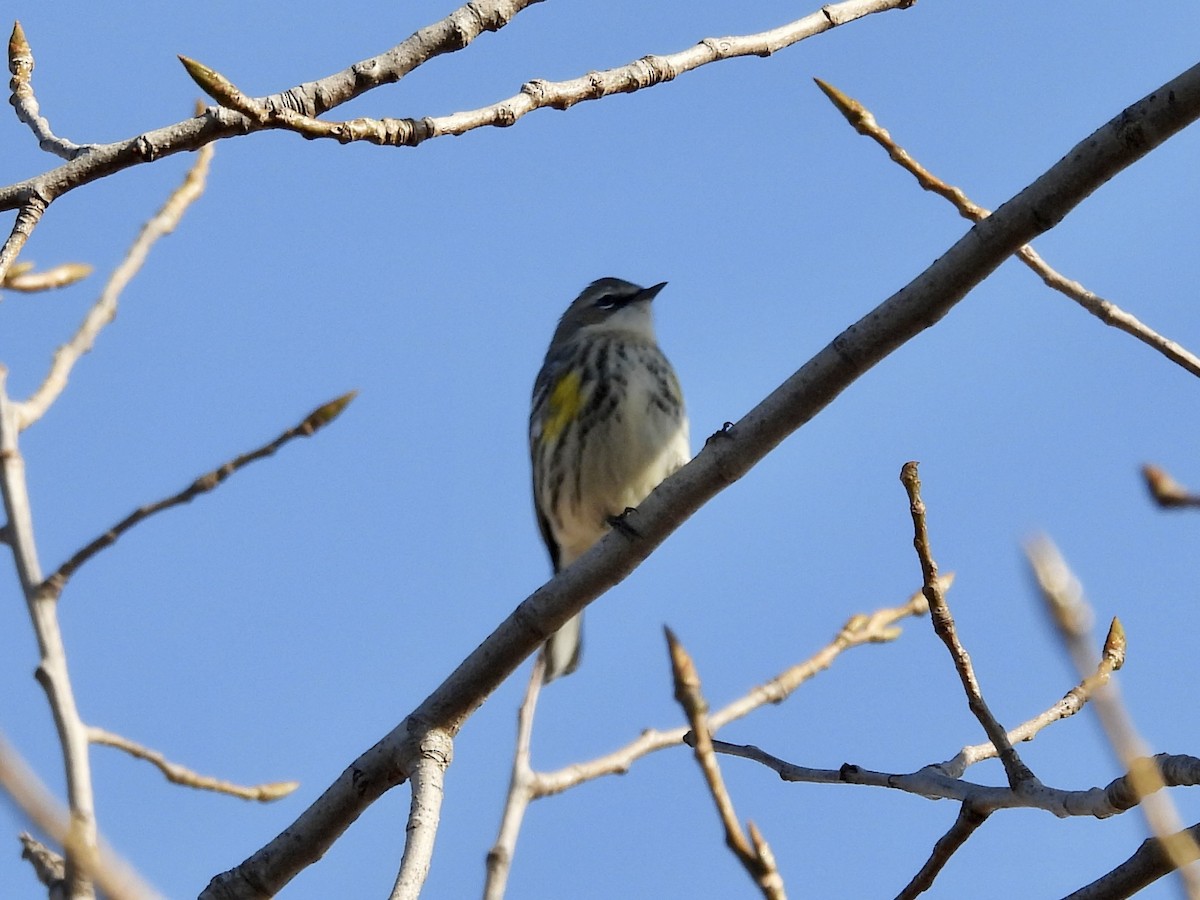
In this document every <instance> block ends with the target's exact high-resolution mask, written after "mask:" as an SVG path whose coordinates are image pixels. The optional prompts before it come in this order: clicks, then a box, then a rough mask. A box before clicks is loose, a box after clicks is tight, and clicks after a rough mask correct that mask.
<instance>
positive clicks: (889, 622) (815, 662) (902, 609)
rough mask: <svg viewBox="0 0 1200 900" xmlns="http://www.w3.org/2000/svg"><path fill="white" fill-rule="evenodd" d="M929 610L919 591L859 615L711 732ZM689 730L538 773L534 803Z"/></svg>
mask: <svg viewBox="0 0 1200 900" xmlns="http://www.w3.org/2000/svg"><path fill="white" fill-rule="evenodd" d="M953 581H954V576H953V575H952V574H947V575H942V576H941V578H940V583H941V585H942V588H943V590H949V588H950V585H951V584H952V583H953ZM928 611H929V605H928V603H927V602H926V600H925V595H924V594H922V593H921V592H920V591H917V592H916V593H914V594H913V595H912V596H911V597H909V598H908V601H907V602H906V603H904V604H902V605H900V606H895V607H889V608H885V609H879V610H876V611H875V612H873V613H871V614H870V615H865V614H863V613H858V614H856V615H854V616H851V617H850V619H849V621H847V622H846V624H845V625H843V626H842V629H841V631H840V632H838V634H837V635H836V636H835V637H834V639H833V640H832V641H831V642H830V643H829V644H826V645H825V646H824V647H823V648H821V649H820V650H818V651H817V652H816V653H815V654H814V655H813V656H811V657H809V658H808V659H807V660H805V661H804V662H802V663H798V664H796V665H794V666H792V667H790V668H789V669H787V670H785V671H784V672H782V673H781V674H779V675H777V676H775V677H774V678H773V679H771V680H770V681H768V682H767V683H765V684H761V685H758V686H757V687H755V688H753V689H752V690H751V691H749V692H748V693H747V694H745V695H744V696H742V697H740V698H738V699H736V700H734V701H732V702H730V703H728V704H726V705H725V706H723V707H722V708H721V709H718V710H716V711H715V712H712V713H710V714H709V715H708V719H707V721H708V728H709V731H710V732H711V733H713V734H715V733H716V732H717V730H718V729H721V728H724V727H725V726H726V725H728V724H729V723H730V722H735V721H737V720H738V719H741V718H744V717H745V716H748V715H750V713H752V712H754V711H755V710H756V709H759V708H761V707H763V706H765V705H766V704H768V703H782V702H783V701H784V700H786V699H787V698H788V697H789V696H791V694H792V693H793V692H794V691H795V690H796V689H797V688H799V687H800V685H802V684H803V683H804V682H806V681H808V680H809V679H811V678H814V677H816V676H817V675H819V674H820V673H821V672H824V671H825V670H826V669H828V668H829V667H830V666H831V665H833V661H834V660H835V659H837V657H838V656H840V655H841V654H842V652H843V651H845V650H850V649H852V648H854V647H861V646H863V645H864V644H878V643H886V642H888V641H893V640H895V639H896V638H897V637H899V636H900V629H899V628H897V627H896V622H898V621H900V620H901V619H904V618H907V617H909V616H923V615H925V613H927V612H928ZM687 731H688V729H687V727H679V728H672V729H667V730H660V729H653V728H652V729H647V730H645V731H643V732H642V733H641V734H640V735H638V736H637V737H636V738H635V739H634V740H633V741H631V742H630V743H628V744H626V745H625V746H624V747H621V748H620V749H618V750H615V751H613V752H612V753H608V754H606V755H604V756H601V757H597V758H596V759H593V760H589V761H587V762H582V763H575V764H573V765H570V766H566V767H565V768H562V769H559V770H557V771H554V772H536V773H533V779H534V780H533V785H532V788H533V790H534V799H537V798H538V797H544V796H548V795H550V794H557V793H561V792H562V791H565V790H567V789H568V788H571V787H574V786H575V785H576V784H581V783H582V782H585V781H592V780H594V779H596V778H602V777H604V776H605V775H623V774H624V773H626V772H628V771H629V769H630V768H631V767H632V766H633V764H634V763H635V762H636V761H637V760H639V759H641V758H642V757H643V756H647V755H649V754H651V753H655V752H657V751H659V750H664V749H666V748H668V747H676V746H678V745H679V744H680V742H682V741H683V737H684V735H685V734H687Z"/></svg>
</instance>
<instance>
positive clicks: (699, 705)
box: [663, 628, 787, 900]
mask: <svg viewBox="0 0 1200 900" xmlns="http://www.w3.org/2000/svg"><path fill="white" fill-rule="evenodd" d="M663 630H664V631H665V632H666V636H667V648H668V650H669V652H670V657H671V675H672V680H673V681H674V685H675V700H676V701H677V702H678V703H679V705H680V706H682V707H683V711H684V713H685V714H686V715H687V719H688V724H689V725H690V726H691V737H692V740H691V741H690V742H689V743H690V744H691V746H692V750H693V751H694V752H695V755H696V762H697V763H699V765H700V771H701V772H703V773H704V781H705V783H706V784H707V785H708V792H709V794H711V795H712V798H713V802H714V803H715V804H716V806H717V815H718V816H719V817H720V819H721V825H722V826H723V827H724V830H725V844H726V846H727V847H729V849H730V850H732V851H733V855H734V856H736V857H737V858H738V862H740V863H741V864H742V868H744V869H745V870H746V872H747V874H749V875H750V877H751V878H752V879H754V883H755V885H757V886H758V889H759V891H760V892H761V893H762V895H763V896H764V897H766V898H767V900H786V897H787V893H786V892H785V890H784V887H783V877H782V876H781V875H780V874H779V869H778V868H777V867H776V865H775V856H774V854H773V853H772V852H771V849H770V847H769V846H767V842H766V841H765V840H764V839H763V837H762V835H761V834H760V833H759V832H758V829H757V828H756V827H755V825H754V823H753V822H749V823H747V825H748V828H749V831H750V835H751V837H750V839H749V840H747V838H746V835H745V834H743V832H742V828H741V825H740V824H739V823H738V818H737V813H735V812H734V810H733V799H732V798H731V797H730V796H729V791H728V790H727V789H726V787H725V781H724V779H723V778H722V777H721V767H720V766H719V765H718V763H717V755H716V754H715V753H714V752H713V741H712V733H711V732H710V731H709V728H708V722H707V715H708V701H707V700H705V699H704V695H703V694H702V693H701V692H700V675H699V673H698V672H697V671H696V665H695V663H694V662H692V658H691V656H690V655H689V654H688V652H687V650H685V649H684V647H683V645H682V644H681V643H679V640H678V639H677V638H676V637H675V635H674V633H673V632H672V631H671V629H670V628H664V629H663Z"/></svg>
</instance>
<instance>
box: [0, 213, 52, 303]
mask: <svg viewBox="0 0 1200 900" xmlns="http://www.w3.org/2000/svg"><path fill="white" fill-rule="evenodd" d="M49 205H50V204H49V201H48V200H46V199H45V198H44V197H42V196H41V195H40V194H38V193H37V192H36V191H33V190H30V191H27V192H25V193H23V194H22V195H21V199H20V202H19V203H18V204H17V218H16V221H14V222H13V227H12V231H10V232H9V234H8V238H7V239H6V240H5V241H4V245H3V246H2V247H0V282H3V281H4V280H6V279H7V278H8V273H9V270H10V269H11V268H12V266H13V264H14V263H15V262H16V260H17V257H18V256H20V255H21V251H22V250H23V249H24V247H25V242H26V241H28V240H29V236H30V235H31V234H33V229H34V228H36V227H37V224H38V222H40V221H41V220H42V215H43V214H44V213H45V212H46V207H47V206H49ZM10 208H11V207H10Z"/></svg>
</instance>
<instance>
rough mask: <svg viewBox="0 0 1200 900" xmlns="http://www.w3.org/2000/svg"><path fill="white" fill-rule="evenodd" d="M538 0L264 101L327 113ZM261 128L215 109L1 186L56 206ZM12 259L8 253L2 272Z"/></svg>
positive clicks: (455, 25)
mask: <svg viewBox="0 0 1200 900" xmlns="http://www.w3.org/2000/svg"><path fill="white" fill-rule="evenodd" d="M536 2H538V0H472V2H470V3H467V4H465V5H463V6H461V7H459V8H458V9H456V10H455V11H454V12H452V13H451V14H450V15H448V16H446V18H444V19H442V20H441V21H439V22H437V23H435V24H433V25H430V26H427V27H425V28H422V29H420V30H419V31H417V32H415V33H414V34H413V35H411V36H410V37H409V38H407V39H406V40H404V41H402V42H401V43H399V44H397V45H396V46H395V47H393V48H392V49H391V50H388V51H387V52H385V53H382V54H380V55H379V56H374V57H371V58H370V59H364V60H361V61H360V62H357V63H354V64H353V65H351V66H349V67H348V68H346V69H343V70H342V71H340V72H337V73H335V74H333V75H330V76H328V77H326V78H322V79H319V80H317V81H311V82H307V83H305V84H301V85H297V86H295V87H292V88H290V89H288V90H286V91H282V92H280V93H278V94H273V95H271V96H270V97H265V98H262V99H261V100H259V101H257V102H259V103H261V104H262V105H264V106H267V107H269V108H270V107H275V106H279V107H284V108H289V109H296V110H298V111H300V112H302V113H304V114H305V115H310V116H317V115H320V114H321V113H323V112H325V111H326V110H329V109H333V108H334V107H336V106H340V105H341V104H343V103H345V102H347V101H348V100H353V99H354V98H355V97H357V96H359V95H360V94H363V93H365V92H366V91H369V90H371V89H373V88H376V87H379V86H380V85H383V84H392V83H394V82H397V81H399V80H400V79H401V78H403V77H404V76H405V75H407V74H408V73H409V72H411V71H412V70H413V69H415V68H417V67H418V66H420V65H422V64H424V63H425V62H428V61H429V60H430V59H433V58H434V57H436V56H440V55H441V54H443V53H451V52H453V51H455V50H461V49H462V48H463V47H466V46H468V45H469V44H470V43H471V42H472V41H473V40H474V39H475V38H476V37H478V36H479V35H480V34H482V33H483V32H484V31H496V30H498V29H500V28H502V27H503V26H504V25H506V24H507V23H508V21H509V20H510V19H511V18H512V17H513V16H515V15H516V14H517V13H518V12H520V11H521V10H523V9H525V8H526V7H527V6H531V5H532V4H533V3H536ZM18 102H20V101H18ZM14 105H15V104H14ZM255 130H258V129H257V128H256V127H255V126H254V124H253V123H252V122H251V121H249V120H248V119H247V118H246V117H245V116H242V115H239V114H236V113H228V112H226V111H224V110H221V109H219V108H215V109H209V110H207V111H205V112H204V113H203V114H198V115H196V116H195V117H194V118H192V119H188V120H185V121H183V122H177V123H175V124H173V125H168V126H165V127H163V128H156V129H154V130H152V131H146V132H143V133H142V134H139V135H136V136H135V137H132V138H128V139H126V140H123V141H118V142H115V143H112V144H91V145H87V147H86V149H87V151H88V152H87V153H81V154H79V155H77V156H76V157H75V158H73V159H71V160H70V161H69V162H67V163H65V164H64V165H61V166H59V167H58V168H56V169H52V170H51V171H49V172H45V173H43V174H41V175H38V176H35V177H34V178H30V179H27V180H25V181H22V182H18V183H16V184H11V185H8V186H7V187H5V188H0V210H4V209H17V208H23V207H24V206H26V205H27V204H28V203H29V201H30V198H31V197H38V198H40V201H41V202H42V204H43V205H49V204H50V203H51V202H53V201H54V200H56V199H57V198H59V197H61V196H62V195H63V194H65V193H67V192H69V191H72V190H74V189H75V188H78V187H81V186H83V185H85V184H90V183H91V182H93V181H95V180H97V179H99V178H104V177H105V176H107V175H111V174H112V173H114V172H119V171H121V170H123V169H127V168H130V167H131V166H136V165H140V164H143V163H149V162H155V161H157V160H159V159H163V158H164V157H167V156H171V155H172V154H175V153H179V152H182V151H185V150H198V149H199V148H201V147H203V146H205V145H206V144H210V143H212V142H213V141H217V140H221V139H223V138H228V137H233V136H234V135H239V134H247V133H249V132H251V131H255ZM14 255H15V254H14ZM6 262H7V261H6V259H5V256H4V254H3V253H2V252H0V274H2V273H3V265H4V264H6Z"/></svg>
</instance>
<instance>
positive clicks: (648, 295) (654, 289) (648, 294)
mask: <svg viewBox="0 0 1200 900" xmlns="http://www.w3.org/2000/svg"><path fill="white" fill-rule="evenodd" d="M666 286H667V283H666V282H665V281H660V282H659V283H658V284H656V285H652V286H651V287H648V288H642V292H641V293H640V294H638V297H637V298H638V299H639V300H645V301H647V302H649V301H651V300H653V299H654V298H655V297H657V296H658V292H659V291H661V290H662V289H663V288H665V287H666Z"/></svg>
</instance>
